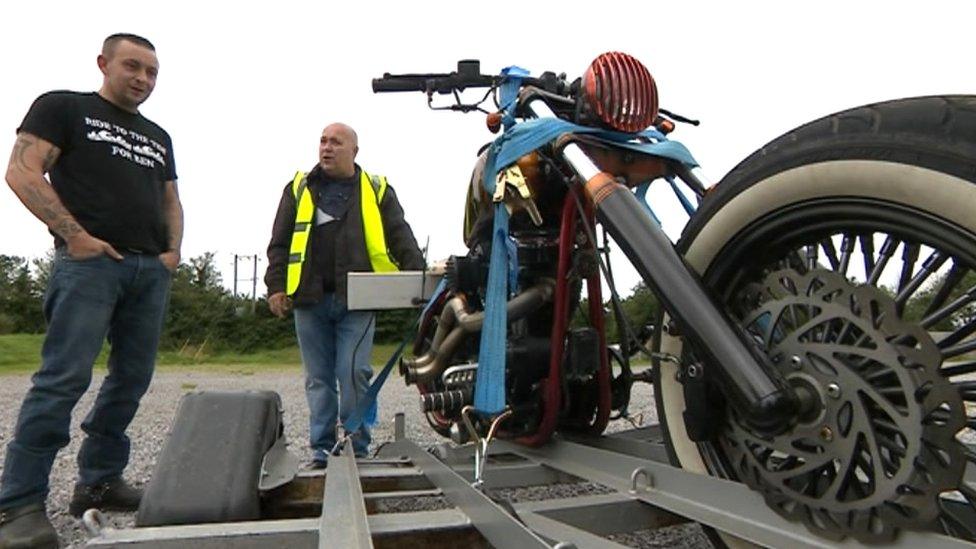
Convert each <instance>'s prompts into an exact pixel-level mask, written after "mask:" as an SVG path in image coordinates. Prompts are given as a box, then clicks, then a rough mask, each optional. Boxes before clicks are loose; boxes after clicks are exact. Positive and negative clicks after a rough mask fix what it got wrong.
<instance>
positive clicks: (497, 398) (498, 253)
mask: <svg viewBox="0 0 976 549" xmlns="http://www.w3.org/2000/svg"><path fill="white" fill-rule="evenodd" d="M502 74H503V75H505V76H506V77H507V78H506V79H505V81H504V82H503V83H502V85H501V89H500V92H501V104H502V108H503V110H504V114H503V115H502V123H503V124H504V125H505V133H503V134H502V135H501V136H499V138H498V139H496V140H495V142H494V143H492V146H491V148H490V149H489V150H488V157H487V158H486V163H485V173H484V180H483V181H482V184H483V185H484V187H485V190H486V191H487V192H488V196H491V197H494V196H495V183H496V180H497V176H498V168H499V167H504V166H507V165H508V164H510V162H509V163H508V164H499V163H498V151H499V150H500V148H501V147H502V145H503V144H504V143H505V140H506V139H507V138H508V136H509V130H511V129H512V128H513V127H517V126H514V124H515V106H516V104H517V102H518V101H517V100H518V91H519V88H520V87H521V85H522V78H523V77H524V76H528V74H529V73H528V71H526V70H525V69H521V68H519V67H507V68H506V69H504V70H503V71H502ZM494 208H495V211H494V214H495V215H494V226H493V227H492V241H491V260H490V262H489V264H488V285H487V291H486V295H485V319H484V323H483V325H482V326H483V327H482V330H481V346H480V350H479V353H478V370H477V377H476V378H475V390H474V407H475V410H477V411H478V412H481V413H483V414H488V415H493V414H499V413H501V412H502V411H503V410H504V409H505V339H506V335H507V331H508V322H507V320H508V314H507V311H506V307H507V305H508V295H509V290H513V291H514V290H515V286H516V282H517V277H518V267H517V264H516V263H515V261H513V260H515V259H517V257H516V249H515V243H514V242H512V241H511V239H510V238H509V236H508V210H507V209H506V208H505V202H504V201H501V202H497V203H495V206H494Z"/></svg>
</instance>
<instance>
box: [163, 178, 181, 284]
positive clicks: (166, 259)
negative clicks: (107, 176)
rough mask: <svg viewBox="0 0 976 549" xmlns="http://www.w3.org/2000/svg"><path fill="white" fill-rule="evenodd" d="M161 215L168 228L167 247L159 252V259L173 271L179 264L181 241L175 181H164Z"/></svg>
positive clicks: (178, 196) (178, 202)
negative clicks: (164, 218) (164, 189)
mask: <svg viewBox="0 0 976 549" xmlns="http://www.w3.org/2000/svg"><path fill="white" fill-rule="evenodd" d="M163 215H165V216H166V227H167V228H168V229H169V249H168V250H166V251H165V252H163V253H162V254H160V256H159V259H160V260H161V261H162V262H163V264H164V265H166V268H167V269H169V270H170V272H173V273H175V272H176V268H177V267H179V265H180V246H181V245H182V243H183V205H182V204H181V203H180V193H179V189H178V188H177V187H176V181H167V182H166V194H165V195H164V196H163Z"/></svg>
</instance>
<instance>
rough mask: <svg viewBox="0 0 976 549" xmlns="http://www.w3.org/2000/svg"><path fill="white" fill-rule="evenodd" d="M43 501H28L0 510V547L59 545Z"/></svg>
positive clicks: (21, 548)
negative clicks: (27, 502)
mask: <svg viewBox="0 0 976 549" xmlns="http://www.w3.org/2000/svg"><path fill="white" fill-rule="evenodd" d="M59 546H60V542H59V541H58V533H57V532H55V531H54V526H51V521H50V520H48V518H47V512H46V511H45V509H44V504H43V503H30V504H27V505H21V506H20V507H11V508H9V509H4V510H2V511H0V549H28V548H30V549H34V548H41V547H44V548H48V547H59Z"/></svg>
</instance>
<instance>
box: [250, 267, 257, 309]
mask: <svg viewBox="0 0 976 549" xmlns="http://www.w3.org/2000/svg"><path fill="white" fill-rule="evenodd" d="M257 300H258V254H254V276H253V277H252V278H251V312H252V313H253V312H254V307H255V306H256V304H257Z"/></svg>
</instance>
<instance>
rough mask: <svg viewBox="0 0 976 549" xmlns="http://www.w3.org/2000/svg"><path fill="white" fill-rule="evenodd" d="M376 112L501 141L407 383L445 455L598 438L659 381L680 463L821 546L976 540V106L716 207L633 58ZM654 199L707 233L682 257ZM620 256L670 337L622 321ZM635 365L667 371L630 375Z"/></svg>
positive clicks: (436, 79)
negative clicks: (481, 131)
mask: <svg viewBox="0 0 976 549" xmlns="http://www.w3.org/2000/svg"><path fill="white" fill-rule="evenodd" d="M476 88H481V89H484V90H486V93H485V95H484V96H483V98H482V100H481V101H480V102H478V103H473V104H472V103H464V102H463V101H462V97H463V96H462V94H461V92H463V91H465V90H471V89H476ZM373 90H374V91H375V92H406V91H420V92H424V93H426V95H427V97H428V106H430V107H431V108H435V109H438V108H445V109H450V110H454V111H460V112H472V111H480V112H483V113H485V114H486V115H487V124H488V127H489V129H490V130H492V131H494V132H497V131H499V130H500V129H502V128H504V131H503V132H502V133H501V134H500V136H499V137H498V138H497V139H495V141H494V142H493V143H491V144H490V145H489V146H487V147H486V148H485V149H484V150H483V151H482V152H481V154H480V156H479V158H478V162H477V164H476V167H475V170H474V174H473V176H472V178H471V183H470V188H469V190H468V199H467V204H466V206H465V226H464V238H465V243H466V245H467V247H468V252H467V254H465V255H463V256H462V255H459V256H454V257H451V258H450V260H449V261H448V263H447V267H446V275H445V283H444V286H443V288H442V291H440V292H439V293H437V294H436V295H435V297H434V298H432V300H431V302H430V303H429V306H428V308H427V309H426V311H425V313H424V314H423V316H422V318H421V321H420V328H419V330H418V333H417V337H416V340H415V342H414V347H413V356H411V357H409V358H405V359H403V360H402V361H401V372H402V373H403V375H404V376H405V378H406V382H407V383H408V384H414V385H416V386H417V388H418V389H419V390H420V393H421V402H422V406H423V409H424V411H425V412H426V414H427V417H428V420H429V422H430V423H431V425H432V427H433V428H434V429H436V430H437V431H438V432H440V433H441V434H443V435H444V436H451V437H452V438H454V439H455V440H457V441H464V440H466V439H467V437H468V436H469V434H470V435H473V436H477V437H482V436H484V435H486V434H488V436H498V437H503V438H508V439H514V440H516V441H519V442H521V443H524V444H529V445H538V444H542V443H544V442H545V441H546V440H547V439H548V438H549V437H550V436H551V435H552V433H553V432H554V431H556V430H560V431H576V432H585V433H594V434H596V433H600V432H602V431H603V430H604V428H605V427H606V426H607V423H608V421H609V420H610V419H611V418H617V417H623V416H626V415H627V413H628V412H627V408H628V402H629V396H630V391H631V387H632V385H634V383H635V382H648V383H652V384H653V388H654V397H655V399H656V405H657V416H658V419H659V421H660V424H661V427H662V431H663V433H664V438H665V443H666V446H667V448H668V451H669V454H670V457H671V459H672V462H673V464H674V465H676V466H680V467H682V468H685V469H690V470H693V471H697V472H700V473H702V474H708V475H714V476H719V477H723V478H728V479H734V480H737V481H739V482H743V483H745V484H747V485H748V486H750V487H751V488H752V489H754V490H757V491H759V492H761V493H762V494H763V495H764V498H765V500H766V502H767V504H768V505H770V506H771V507H773V508H774V509H775V510H776V511H777V512H778V513H780V514H781V515H783V516H785V517H787V518H789V519H791V520H794V521H801V522H802V523H804V524H805V525H806V526H807V527H808V528H809V529H811V530H813V531H815V532H818V533H820V534H822V535H823V536H826V537H831V538H835V539H840V538H843V537H847V536H852V537H854V538H857V539H859V540H861V541H867V542H872V541H874V542H876V541H884V540H888V539H892V538H893V537H894V536H895V535H896V533H897V531H898V530H899V529H900V528H909V529H931V530H937V531H940V532H945V533H947V534H949V535H951V536H955V537H960V538H964V539H969V540H973V539H976V488H974V487H976V480H974V477H976V474H974V469H976V450H974V448H976V446H974V445H976V359H974V356H976V339H974V337H973V334H974V333H976V96H940V97H919V98H910V99H900V100H895V101H888V102H883V103H877V104H873V105H867V106H864V107H859V108H855V109H851V110H847V111H844V112H840V113H838V114H834V115H831V116H828V117H825V118H822V119H820V120H816V121H814V122H811V123H809V124H806V125H804V126H801V127H799V128H797V129H795V130H793V131H791V132H789V133H787V134H785V135H783V136H781V137H779V138H777V139H775V140H773V141H772V142H770V143H768V144H767V145H766V146H764V147H763V148H762V149H760V150H758V151H756V152H755V153H754V154H752V155H751V156H750V157H748V158H747V159H745V160H744V161H743V162H742V163H740V164H739V165H738V166H737V167H735V168H734V169H733V170H732V171H731V172H730V173H729V174H728V175H727V176H726V177H725V178H724V179H722V181H720V182H719V183H718V184H717V185H714V186H711V187H709V188H706V185H705V184H704V183H703V182H702V180H701V179H700V178H699V177H698V176H697V173H698V172H697V170H696V168H697V163H696V162H695V160H694V158H693V156H692V155H691V154H690V153H689V152H688V151H687V149H685V148H684V147H683V146H682V145H680V144H679V143H678V142H676V141H672V140H669V139H668V135H669V134H670V133H671V132H672V130H674V129H675V126H676V123H682V122H693V121H690V120H688V119H686V118H683V117H681V116H679V115H676V114H673V113H670V112H668V111H666V110H664V109H661V108H659V106H658V96H657V89H656V85H655V82H654V80H653V78H652V76H651V75H650V73H649V71H648V70H647V69H646V68H645V67H644V65H642V64H641V63H640V62H639V61H637V60H636V59H635V58H633V57H631V56H629V55H626V54H622V53H616V52H614V53H607V54H604V55H601V56H600V57H598V58H597V59H596V60H595V61H594V62H593V63H592V64H591V65H590V67H589V68H588V69H587V70H586V72H585V73H584V75H583V76H582V77H581V78H579V79H575V80H570V79H567V78H566V76H565V75H557V74H554V73H551V72H546V73H543V74H542V75H541V76H538V77H530V76H529V75H528V74H526V73H525V72H524V71H522V70H521V69H518V68H517V67H510V68H509V69H506V70H505V71H503V73H502V74H501V75H484V74H481V72H480V65H479V63H478V62H477V61H462V62H460V63H459V64H458V68H457V71H456V72H452V73H445V74H403V75H391V74H386V75H384V76H383V77H382V78H378V79H376V80H374V81H373ZM478 95H479V96H480V93H479V94H478ZM442 96H447V97H442ZM435 97H439V98H440V101H445V100H446V101H447V103H446V105H441V106H437V105H436V103H437V102H435V101H434V98H435ZM452 97H453V99H454V101H453V102H451V101H450V99H451V98H452ZM489 99H491V100H492V101H493V102H494V108H491V109H484V108H483V107H482V105H485V104H489ZM656 180H657V181H666V182H667V184H670V185H671V187H672V188H673V189H674V191H675V193H676V195H677V196H678V198H679V200H680V204H682V205H683V207H684V208H685V209H687V211H688V212H689V214H690V221H689V222H688V224H687V226H686V227H685V229H684V231H683V234H682V236H681V238H680V240H679V242H678V243H677V244H673V243H672V242H671V241H670V240H669V239H668V237H667V236H666V235H665V234H664V232H663V231H662V230H661V228H660V226H659V223H658V222H657V218H656V216H655V214H654V213H653V210H651V209H650V207H649V206H648V205H647V204H646V202H645V201H644V200H643V198H644V193H645V192H646V189H647V186H648V185H649V184H651V183H652V182H654V181H656ZM598 231H599V233H598ZM608 235H609V237H610V238H612V241H613V242H615V244H616V245H617V246H619V248H620V249H621V250H622V251H623V252H624V254H625V255H626V257H627V258H628V260H629V261H630V262H631V263H632V264H633V265H634V267H635V268H636V269H637V271H638V272H639V273H640V275H641V276H642V278H643V280H644V282H645V283H646V284H647V286H648V287H649V288H650V289H651V290H652V291H653V293H654V295H655V296H656V297H657V299H658V301H659V302H660V304H661V305H662V308H663V311H664V313H663V314H662V315H661V317H660V318H659V321H658V322H656V323H655V325H654V330H653V334H650V337H649V338H648V337H642V334H641V330H640V327H637V326H630V325H629V324H628V321H627V319H626V318H625V317H624V315H623V314H622V312H621V309H620V303H619V298H618V297H617V295H616V291H615V288H614V285H613V278H612V271H611V270H610V265H609V254H608V253H607V250H608V242H609V240H608ZM601 276H602V278H603V279H604V280H605V281H606V283H607V285H608V287H609V288H610V289H611V299H610V305H609V307H608V308H606V309H605V306H604V296H603V295H602V294H601V286H602V284H601ZM584 285H585V287H586V290H587V293H586V299H585V300H583V299H581V293H582V288H583V286H584ZM610 314H612V315H614V317H615V319H616V321H617V325H618V329H619V331H620V334H621V338H620V344H619V345H614V346H610V345H609V344H608V341H607V334H606V322H605V318H606V315H610ZM645 335H647V334H645ZM635 353H640V354H643V355H646V356H647V357H649V358H650V359H651V364H652V366H651V367H650V368H649V369H644V370H640V371H634V370H633V369H632V368H631V366H630V359H631V357H632V356H636V355H635Z"/></svg>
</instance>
